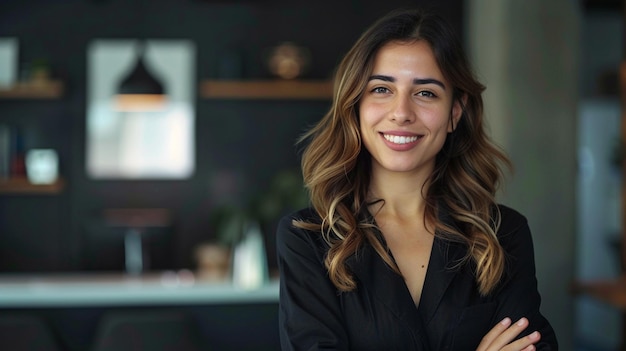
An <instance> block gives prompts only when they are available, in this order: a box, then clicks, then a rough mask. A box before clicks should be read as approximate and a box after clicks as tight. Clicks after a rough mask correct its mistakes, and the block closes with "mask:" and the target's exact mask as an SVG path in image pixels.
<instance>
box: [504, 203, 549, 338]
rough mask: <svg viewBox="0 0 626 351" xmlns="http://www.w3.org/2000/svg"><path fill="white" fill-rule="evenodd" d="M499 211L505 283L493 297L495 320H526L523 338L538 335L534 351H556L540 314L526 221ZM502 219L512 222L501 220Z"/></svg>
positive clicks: (507, 212)
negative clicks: (504, 257) (533, 334)
mask: <svg viewBox="0 0 626 351" xmlns="http://www.w3.org/2000/svg"><path fill="white" fill-rule="evenodd" d="M501 210H502V216H503V222H502V227H501V228H500V231H499V235H498V237H499V240H500V243H501V245H502V246H503V248H504V250H505V251H506V253H507V271H506V273H505V274H506V275H505V279H506V280H505V281H504V282H503V285H502V289H501V290H500V291H498V293H497V297H496V301H497V305H498V309H497V310H496V320H501V319H502V318H504V317H507V316H508V317H510V318H511V319H513V320H514V321H515V320H517V319H519V318H521V317H526V318H528V320H529V322H530V325H529V326H528V328H527V329H526V330H525V331H524V333H523V335H527V334H530V333H531V332H533V331H535V330H537V331H539V332H540V333H541V341H540V342H539V343H538V344H537V345H536V347H537V350H558V343H557V339H556V335H555V333H554V330H553V329H552V326H551V325H550V323H549V322H548V321H547V320H546V318H545V317H544V316H543V315H542V314H541V312H540V306H541V296H540V295H539V292H538V289H537V279H536V275H535V257H534V248H533V242H532V237H531V233H530V229H529V227H528V223H527V221H526V218H524V217H523V216H521V215H511V213H512V212H513V210H511V209H508V208H505V207H502V208H501ZM505 217H506V218H513V220H506V221H505V220H504V218H505Z"/></svg>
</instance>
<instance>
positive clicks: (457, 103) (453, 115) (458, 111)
mask: <svg viewBox="0 0 626 351" xmlns="http://www.w3.org/2000/svg"><path fill="white" fill-rule="evenodd" d="M466 103H467V94H463V95H462V96H461V97H458V98H456V99H454V102H453V103H452V111H450V124H449V125H448V133H452V132H454V130H455V129H456V126H457V125H459V121H460V120H461V116H463V110H464V107H465V104H466Z"/></svg>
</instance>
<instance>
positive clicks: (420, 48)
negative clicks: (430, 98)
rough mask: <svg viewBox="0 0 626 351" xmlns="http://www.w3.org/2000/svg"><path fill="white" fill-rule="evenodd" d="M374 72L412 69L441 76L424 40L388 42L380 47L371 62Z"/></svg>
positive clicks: (429, 47)
mask: <svg viewBox="0 0 626 351" xmlns="http://www.w3.org/2000/svg"><path fill="white" fill-rule="evenodd" d="M373 67H374V70H375V71H376V70H377V69H400V68H403V67H404V68H412V69H417V70H420V71H424V70H426V71H432V72H431V73H432V74H437V75H441V70H440V68H439V65H438V63H437V60H436V58H435V54H434V52H433V50H432V48H431V46H430V44H429V43H428V42H427V41H425V40H411V41H397V40H396V41H390V42H388V43H385V44H384V45H383V46H381V47H380V48H379V49H378V51H377V52H376V55H375V56H374V62H373Z"/></svg>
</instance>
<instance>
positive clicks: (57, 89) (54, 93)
mask: <svg viewBox="0 0 626 351" xmlns="http://www.w3.org/2000/svg"><path fill="white" fill-rule="evenodd" d="M63 88H64V86H63V83H62V82H60V81H57V80H50V81H45V82H22V83H17V84H15V85H14V86H12V87H0V98H1V99H57V98H59V97H61V95H62V94H63Z"/></svg>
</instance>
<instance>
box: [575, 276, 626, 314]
mask: <svg viewBox="0 0 626 351" xmlns="http://www.w3.org/2000/svg"><path fill="white" fill-rule="evenodd" d="M572 290H573V293H574V294H575V295H587V296H590V297H592V298H594V299H596V300H598V301H602V302H604V303H606V304H608V305H610V306H613V307H615V308H617V309H620V310H622V311H626V278H625V277H620V278H615V279H608V280H594V281H579V282H575V283H574V285H573V287H572Z"/></svg>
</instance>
